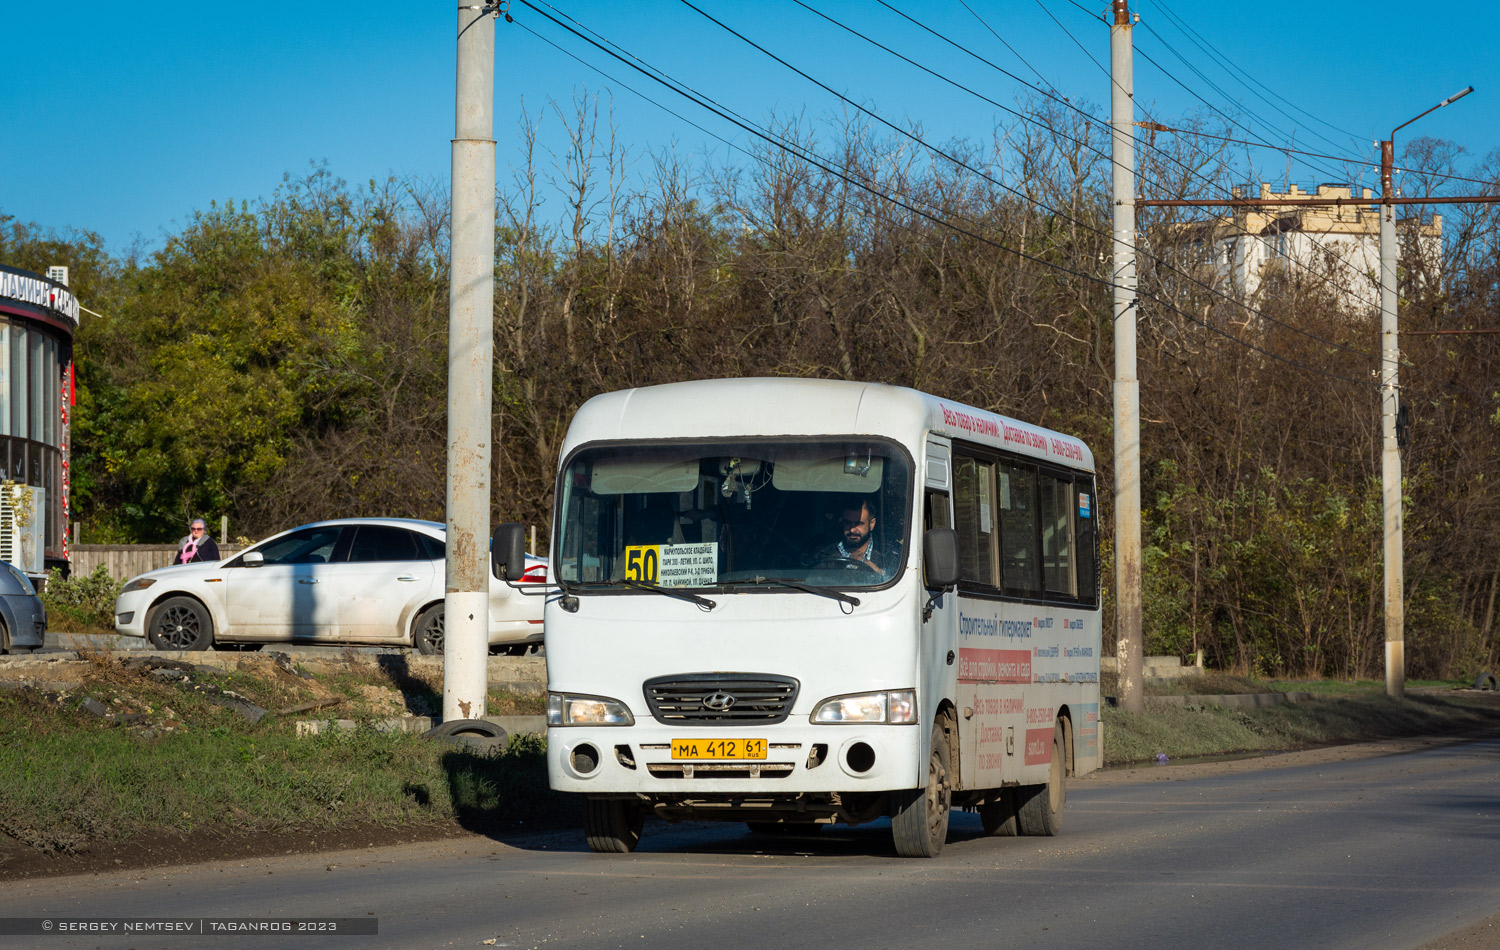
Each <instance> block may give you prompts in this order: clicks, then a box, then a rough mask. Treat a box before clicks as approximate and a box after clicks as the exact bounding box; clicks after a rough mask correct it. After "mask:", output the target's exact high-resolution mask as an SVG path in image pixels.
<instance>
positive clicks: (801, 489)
mask: <svg viewBox="0 0 1500 950" xmlns="http://www.w3.org/2000/svg"><path fill="white" fill-rule="evenodd" d="M910 473H911V463H910V460H909V457H908V456H907V454H906V452H905V451H903V450H902V449H901V448H900V447H899V446H897V445H895V444H892V443H888V442H882V441H872V440H858V439H850V440H838V441H819V442H809V441H806V440H802V441H758V442H709V443H673V444H665V445H629V446H619V445H610V446H590V447H586V448H584V449H582V450H581V451H579V452H578V453H577V454H576V455H574V456H573V457H572V459H571V460H570V461H569V462H568V465H567V468H566V470H565V471H564V472H563V477H562V481H561V490H562V494H563V502H562V514H563V517H562V524H561V526H560V536H559V539H558V551H559V553H560V561H559V564H558V565H557V566H556V576H557V578H558V579H559V580H561V581H562V582H563V583H565V584H568V585H570V586H580V587H582V586H588V585H604V584H612V585H618V586H620V587H621V589H622V590H632V591H634V590H639V589H641V588H640V587H639V586H632V585H629V584H627V583H626V582H627V581H634V582H646V583H649V584H656V585H660V586H661V587H684V588H721V589H749V588H755V587H764V588H765V589H775V590H789V589H796V588H794V587H791V586H789V585H788V584H787V582H796V583H800V584H806V585H816V586H820V587H823V586H829V587H879V586H881V585H883V584H886V583H888V582H890V581H892V580H894V579H895V577H896V575H897V574H898V573H899V572H900V569H901V567H902V566H904V565H905V563H906V559H907V534H908V532H907V523H908V517H909V509H910V494H911V493H910V489H909V486H910V483H911V478H910Z"/></svg>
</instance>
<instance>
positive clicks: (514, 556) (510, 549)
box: [490, 521, 526, 583]
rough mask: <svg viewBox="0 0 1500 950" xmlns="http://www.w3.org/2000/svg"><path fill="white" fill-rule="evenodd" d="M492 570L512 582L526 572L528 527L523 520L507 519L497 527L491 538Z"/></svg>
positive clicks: (499, 576)
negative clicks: (522, 522)
mask: <svg viewBox="0 0 1500 950" xmlns="http://www.w3.org/2000/svg"><path fill="white" fill-rule="evenodd" d="M490 571H491V573H493V574H494V575H495V576H496V577H498V578H500V579H501V580H503V581H510V582H511V583H516V582H519V581H520V580H521V575H522V574H524V573H526V529H525V527H524V526H523V525H522V524H521V522H519V521H507V522H505V523H504V524H502V525H498V526H497V527H496V528H495V534H494V537H492V538H491V539H490Z"/></svg>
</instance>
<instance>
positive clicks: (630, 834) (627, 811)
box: [583, 797, 646, 854]
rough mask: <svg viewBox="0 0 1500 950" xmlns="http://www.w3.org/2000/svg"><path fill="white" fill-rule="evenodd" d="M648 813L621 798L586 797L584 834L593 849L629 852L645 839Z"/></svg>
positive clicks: (584, 802) (604, 852)
mask: <svg viewBox="0 0 1500 950" xmlns="http://www.w3.org/2000/svg"><path fill="white" fill-rule="evenodd" d="M645 826H646V812H645V810H644V809H642V808H641V806H639V805H637V804H635V803H634V802H629V801H625V800H624V799H620V798H592V797H590V798H585V799H584V800H583V833H584V836H585V837H587V838H588V842H589V850H590V851H597V852H599V853H600V854H629V853H630V852H632V851H634V850H635V846H636V845H638V844H640V842H641V829H643V828H644V827H645Z"/></svg>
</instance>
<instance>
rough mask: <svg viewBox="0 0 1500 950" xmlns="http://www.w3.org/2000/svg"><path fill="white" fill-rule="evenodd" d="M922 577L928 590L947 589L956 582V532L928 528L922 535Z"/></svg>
mask: <svg viewBox="0 0 1500 950" xmlns="http://www.w3.org/2000/svg"><path fill="white" fill-rule="evenodd" d="M922 579H923V584H924V586H926V587H927V589H928V590H947V589H948V588H950V587H953V586H954V585H956V584H957V583H958V532H957V531H954V530H953V529H952V528H928V529H927V531H926V532H925V533H924V534H923V535H922Z"/></svg>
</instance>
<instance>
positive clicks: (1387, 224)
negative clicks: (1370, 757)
mask: <svg viewBox="0 0 1500 950" xmlns="http://www.w3.org/2000/svg"><path fill="white" fill-rule="evenodd" d="M1473 91H1474V87H1473V86H1470V87H1468V88H1467V89H1465V90H1463V91H1462V92H1459V93H1456V94H1454V95H1451V96H1449V97H1448V98H1446V99H1444V100H1443V101H1442V102H1439V103H1438V104H1437V105H1435V106H1433V107H1432V108H1431V109H1428V110H1427V112H1433V111H1435V110H1437V109H1441V108H1442V107H1443V106H1446V105H1448V104H1449V103H1452V102H1457V101H1458V100H1459V99H1462V98H1463V97H1464V96H1467V95H1468V94H1469V93H1471V92H1473ZM1427 112H1423V113H1422V114H1421V115H1418V116H1415V117H1414V118H1411V119H1408V120H1407V121H1405V122H1403V123H1401V124H1400V125H1398V126H1396V127H1395V128H1394V129H1392V130H1391V137H1390V138H1388V139H1386V140H1385V141H1383V142H1381V143H1380V194H1381V205H1380V426H1381V431H1382V436H1381V451H1380V493H1381V503H1382V507H1383V508H1384V510H1385V691H1386V695H1388V696H1404V695H1406V627H1405V624H1406V598H1405V588H1404V584H1405V580H1404V577H1403V574H1404V566H1403V560H1402V557H1403V556H1402V550H1401V449H1400V447H1399V446H1398V444H1397V440H1396V415H1397V413H1398V412H1400V409H1401V391H1400V387H1399V386H1398V385H1397V369H1398V364H1399V361H1400V358H1401V353H1400V347H1399V341H1398V331H1397V322H1396V255H1397V247H1396V206H1395V204H1394V203H1393V202H1392V200H1391V199H1392V198H1394V197H1395V194H1394V189H1393V188H1392V187H1391V167H1392V165H1393V164H1394V163H1395V155H1396V133H1397V132H1399V131H1401V130H1402V129H1404V128H1406V127H1407V126H1408V125H1411V124H1412V123H1413V122H1415V121H1417V119H1420V118H1422V116H1424V115H1426V114H1427Z"/></svg>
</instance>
